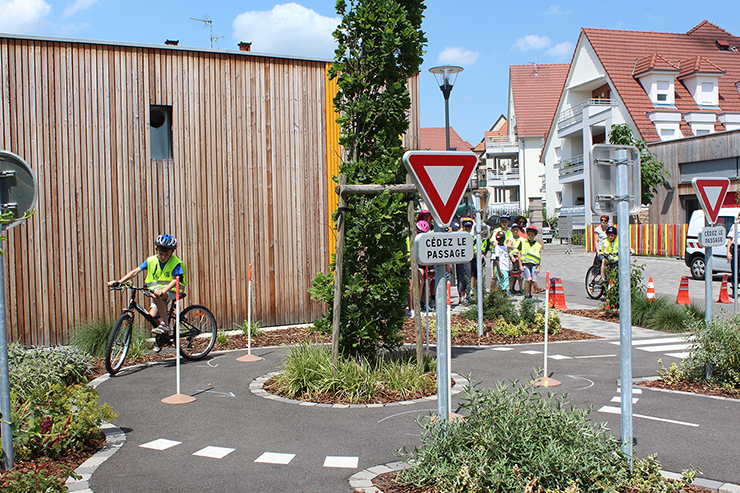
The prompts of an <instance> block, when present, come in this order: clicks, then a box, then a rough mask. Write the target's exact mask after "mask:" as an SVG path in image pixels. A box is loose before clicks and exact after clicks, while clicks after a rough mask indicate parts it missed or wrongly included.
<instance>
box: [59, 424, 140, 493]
mask: <svg viewBox="0 0 740 493" xmlns="http://www.w3.org/2000/svg"><path fill="white" fill-rule="evenodd" d="M100 429H101V430H102V432H103V433H105V445H103V448H102V449H100V450H99V451H98V452H97V453H96V454H95V455H93V456H92V457H90V458H89V459H87V460H86V461H85V462H83V463H82V464H80V467H78V468H77V469H75V473H76V474H78V475H80V476H81V478H80V479H74V478H72V477H71V476H70V477H69V478H67V482H66V486H67V488H68V489H69V491H70V492H79V493H93V491H92V489H90V484H89V481H90V478H91V477H92V475H93V473H94V472H95V470H96V469H97V468H98V467H100V465H101V464H102V463H103V462H105V461H106V460H108V457H110V456H112V455H113V454H115V453H116V452H118V449H120V448H121V447H122V446H123V444H124V443H125V442H126V433H124V432H123V430H122V429H120V428H119V427H117V426H115V425H113V424H111V423H106V424H103V425H102V426H101V427H100Z"/></svg>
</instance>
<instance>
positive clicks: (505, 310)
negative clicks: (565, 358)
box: [462, 289, 560, 337]
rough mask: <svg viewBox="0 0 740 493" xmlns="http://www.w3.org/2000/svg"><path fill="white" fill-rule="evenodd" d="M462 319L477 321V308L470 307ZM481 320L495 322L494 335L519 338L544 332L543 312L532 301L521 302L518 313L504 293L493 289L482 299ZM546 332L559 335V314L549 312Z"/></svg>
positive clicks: (552, 311) (555, 311)
mask: <svg viewBox="0 0 740 493" xmlns="http://www.w3.org/2000/svg"><path fill="white" fill-rule="evenodd" d="M462 315H463V317H465V318H467V319H468V320H476V321H477V320H478V307H477V306H475V305H474V306H471V307H470V308H469V309H468V310H467V311H466V312H464V313H463V314H462ZM483 319H484V320H495V321H496V325H495V327H494V328H493V333H494V334H499V335H503V336H506V337H521V336H523V335H527V334H532V333H535V332H538V333H540V334H543V333H544V332H545V310H544V309H543V308H539V309H537V308H536V305H535V303H534V301H532V300H522V302H521V303H520V304H519V312H518V313H517V311H516V305H515V304H514V303H513V302H512V300H511V298H510V297H509V296H507V295H506V293H504V292H502V291H500V290H498V289H494V290H491V292H490V293H489V294H488V296H486V297H485V298H484V299H483ZM548 332H549V333H550V334H559V333H560V314H558V312H557V310H550V314H549V318H548Z"/></svg>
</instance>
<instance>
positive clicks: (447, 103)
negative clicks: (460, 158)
mask: <svg viewBox="0 0 740 493" xmlns="http://www.w3.org/2000/svg"><path fill="white" fill-rule="evenodd" d="M445 134H446V136H447V148H446V149H445V150H447V151H449V150H450V95H449V93H447V96H446V97H445Z"/></svg>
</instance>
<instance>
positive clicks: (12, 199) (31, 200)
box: [0, 151, 38, 229]
mask: <svg viewBox="0 0 740 493" xmlns="http://www.w3.org/2000/svg"><path fill="white" fill-rule="evenodd" d="M37 196H38V184H37V182H36V175H35V173H34V172H33V170H32V169H31V167H30V166H29V165H28V164H27V163H26V162H25V161H24V160H23V158H21V157H20V156H18V155H16V154H13V153H12V152H9V151H0V212H3V213H5V212H6V211H12V212H13V218H14V219H15V220H14V221H13V222H11V223H9V224H6V225H4V226H3V229H10V228H13V227H15V226H17V225H19V224H20V223H21V222H23V221H22V218H23V216H24V215H25V214H26V212H28V211H30V210H33V208H34V207H35V206H36V198H37Z"/></svg>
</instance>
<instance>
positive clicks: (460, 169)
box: [403, 151, 478, 227]
mask: <svg viewBox="0 0 740 493" xmlns="http://www.w3.org/2000/svg"><path fill="white" fill-rule="evenodd" d="M403 164H404V165H405V166H406V169H407V170H408V172H409V173H410V174H411V178H412V179H413V181H414V184H415V185H416V188H417V189H418V190H419V193H420V194H421V197H422V198H423V199H424V202H425V203H426V204H427V206H428V207H429V210H430V212H431V213H432V217H434V221H435V222H436V224H437V225H439V226H443V227H445V226H447V225H449V224H450V222H452V218H453V217H455V211H456V210H457V206H458V205H460V200H462V196H463V194H464V193H465V189H466V188H467V185H468V182H469V181H470V178H471V177H472V176H473V173H474V172H475V167H476V165H477V164H478V156H476V155H475V154H474V153H472V152H456V151H407V152H406V153H405V154H404V155H403Z"/></svg>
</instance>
